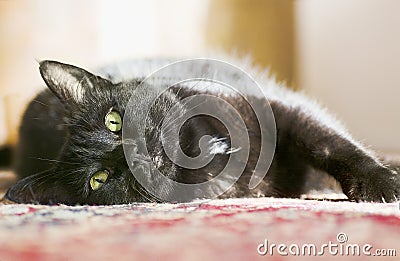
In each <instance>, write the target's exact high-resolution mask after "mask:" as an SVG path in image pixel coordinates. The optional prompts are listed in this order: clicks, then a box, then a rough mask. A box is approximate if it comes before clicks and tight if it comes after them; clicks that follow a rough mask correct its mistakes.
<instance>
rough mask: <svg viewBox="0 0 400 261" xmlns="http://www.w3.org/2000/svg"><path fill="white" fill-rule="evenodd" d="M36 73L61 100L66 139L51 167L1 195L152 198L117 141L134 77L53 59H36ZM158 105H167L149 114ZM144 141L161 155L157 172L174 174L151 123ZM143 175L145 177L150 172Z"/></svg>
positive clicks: (42, 199)
mask: <svg viewBox="0 0 400 261" xmlns="http://www.w3.org/2000/svg"><path fill="white" fill-rule="evenodd" d="M40 73H41V75H42V77H43V79H44V81H45V83H46V85H47V87H48V88H49V89H50V90H51V91H52V92H53V93H54V95H56V96H57V97H58V99H59V100H60V101H61V103H60V105H61V106H63V111H64V113H63V114H64V115H63V118H64V119H63V120H64V122H65V124H66V126H68V137H67V138H66V143H65V145H64V146H63V149H62V150H61V152H60V155H59V157H58V158H57V159H54V161H55V164H54V167H53V168H52V169H50V170H48V171H46V172H44V173H39V174H36V175H32V176H29V177H27V178H24V179H22V180H20V181H18V182H17V183H16V184H15V185H14V186H13V187H12V188H10V190H9V191H8V193H7V198H8V199H10V200H12V201H16V202H19V203H41V204H52V203H63V204H120V203H131V202H143V201H153V200H155V198H154V197H152V196H151V195H150V194H149V193H147V192H146V190H144V189H143V188H142V187H141V186H140V185H139V184H138V182H137V180H136V179H135V178H134V176H133V175H132V173H131V171H130V170H129V167H128V165H127V162H126V159H125V156H124V151H123V145H122V129H123V118H124V113H125V109H126V106H127V103H128V101H129V98H130V96H131V95H132V92H133V90H134V89H135V88H136V87H137V86H138V84H139V81H130V82H123V83H112V82H111V81H109V80H107V79H104V78H102V77H100V76H97V75H94V74H92V73H90V72H88V71H86V70H83V69H81V68H78V67H75V66H72V65H67V64H63V63H59V62H55V61H43V62H41V63H40ZM168 99H172V98H168ZM162 104H168V103H165V102H164V103H160V104H159V105H158V106H156V107H155V108H154V111H153V112H152V115H156V116H157V117H161V118H162V116H163V113H164V111H166V109H167V108H164V107H163V106H164V105H162ZM140 109H141V108H137V110H140ZM146 140H147V145H148V148H149V153H150V159H151V160H152V161H153V162H155V161H160V157H161V161H162V164H161V166H159V167H160V168H161V171H162V172H163V173H174V168H175V165H174V164H172V162H170V161H168V160H167V157H166V155H165V154H164V152H163V150H162V144H161V138H160V131H159V130H158V126H157V124H153V125H151V124H150V125H149V126H147V127H146ZM148 158H149V157H148ZM164 159H165V160H164ZM144 163H145V162H138V163H137V164H144ZM156 163H157V162H156ZM32 173H35V170H32ZM148 176H149V179H150V178H151V173H148Z"/></svg>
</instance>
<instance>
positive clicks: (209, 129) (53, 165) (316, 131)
mask: <svg viewBox="0 0 400 261" xmlns="http://www.w3.org/2000/svg"><path fill="white" fill-rule="evenodd" d="M40 72H41V75H42V77H43V79H44V80H45V82H46V84H47V86H48V87H49V90H45V91H43V92H41V93H40V94H39V95H38V96H37V97H36V98H35V99H34V100H33V101H32V102H31V103H30V105H29V107H28V109H27V110H26V113H25V115H24V118H23V120H22V124H21V128H20V141H19V147H18V150H17V154H16V157H15V158H16V172H17V174H18V175H19V177H20V178H21V179H20V180H19V181H18V182H17V183H16V184H15V185H14V186H12V187H11V188H10V189H9V190H8V192H7V194H6V198H7V199H9V200H12V201H15V202H19V203H40V204H55V203H63V204H69V205H74V204H120V203H132V202H149V201H160V199H158V198H156V197H155V196H153V195H151V194H150V193H148V192H147V191H146V190H145V189H144V188H142V187H141V186H140V184H138V182H137V181H136V180H135V178H134V177H133V175H132V173H131V172H130V170H129V168H128V165H127V163H126V161H125V157H124V153H123V148H122V142H121V132H118V133H113V132H111V131H109V130H108V129H107V128H106V126H105V124H104V117H105V114H106V113H107V112H108V111H109V110H110V109H111V108H112V109H113V110H116V111H118V112H120V113H121V115H124V112H125V108H126V105H127V103H128V100H129V97H130V96H131V94H132V92H133V90H134V89H135V87H136V86H138V84H139V83H140V79H137V80H131V81H129V82H120V83H112V82H111V80H110V79H111V78H112V75H110V78H109V79H104V78H101V77H99V76H95V75H93V74H91V73H89V72H87V71H85V70H83V69H80V68H78V67H74V66H71V65H66V64H62V63H58V62H53V61H44V62H41V63H40ZM60 75H63V76H62V77H61V76H60ZM77 83H79V84H77ZM281 91H282V90H281ZM199 92H200V91H195V90H187V89H185V88H179V86H178V87H175V88H174V89H170V90H169V91H168V92H167V93H166V94H165V95H163V96H161V97H160V98H159V100H158V103H157V104H156V105H155V106H153V107H152V113H151V114H150V115H151V118H150V119H149V122H148V126H147V129H146V139H147V141H148V144H147V145H148V150H149V153H150V156H151V157H150V158H151V160H153V161H154V160H155V157H156V156H160V155H161V157H162V159H163V160H162V162H163V164H162V166H160V168H159V169H160V171H161V172H162V173H163V174H164V175H168V176H169V177H171V178H172V179H174V180H176V181H179V182H183V183H199V182H203V181H207V180H209V179H211V178H213V177H214V176H215V175H217V174H218V173H219V172H220V171H221V170H222V169H223V167H224V166H225V164H226V162H227V160H228V158H229V155H224V154H218V155H215V158H214V159H213V161H212V162H211V163H210V164H209V165H208V166H206V167H204V168H201V169H198V170H187V169H184V168H181V167H179V166H176V165H174V164H173V163H172V162H171V161H170V160H169V159H168V157H167V156H166V155H165V152H164V151H163V148H162V144H161V142H160V140H161V138H160V130H159V127H160V123H161V121H162V120H163V118H164V114H165V112H166V111H167V110H168V109H169V108H170V107H171V106H172V105H173V104H176V103H179V102H180V100H181V99H182V98H184V97H187V96H190V95H193V94H196V93H199ZM283 92H284V93H285V95H286V96H288V97H289V99H287V100H285V99H286V98H284V97H286V96H285V95H284V96H276V97H275V96H274V95H272V96H271V97H269V98H270V100H269V101H270V104H271V107H272V110H273V113H274V117H275V120H276V126H277V135H278V136H277V144H276V152H275V156H274V159H273V162H272V165H271V168H270V169H269V172H268V174H267V175H266V177H265V178H264V180H263V182H262V183H261V184H260V185H259V186H257V187H256V188H255V189H252V190H250V189H249V188H248V183H249V180H250V177H251V175H252V170H253V169H254V167H255V164H256V162H257V160H258V156H259V155H258V154H259V151H260V129H259V126H258V123H257V120H256V118H255V115H254V112H253V111H252V109H251V108H250V106H249V105H248V103H246V101H244V100H243V99H242V98H240V97H232V96H226V97H225V96H224V95H223V94H221V96H222V97H223V98H224V99H225V100H227V101H228V102H230V103H231V104H232V105H233V106H234V107H235V108H236V109H237V110H238V111H239V112H240V114H241V115H242V117H243V118H244V120H245V123H246V125H247V128H248V130H249V135H250V146H251V150H250V157H249V160H248V162H247V165H246V169H245V171H244V173H243V175H242V176H241V178H240V179H239V180H238V182H236V183H235V185H234V186H233V187H232V188H231V189H229V190H228V191H227V192H226V193H224V194H223V195H221V196H220V197H221V198H226V197H256V196H273V197H299V196H300V195H301V194H302V193H304V192H306V191H305V184H306V178H307V173H308V171H309V170H310V169H316V170H320V171H321V172H322V171H323V172H326V173H328V174H329V175H331V176H332V177H334V178H335V179H336V180H337V181H338V182H339V183H340V185H341V187H342V189H343V192H344V193H345V194H346V195H347V196H348V197H349V198H350V199H351V200H355V201H375V202H382V201H384V202H391V201H395V200H397V198H399V194H400V179H399V176H398V175H397V173H396V171H395V170H394V169H391V168H390V167H389V166H385V165H384V164H383V162H381V161H380V160H378V159H377V158H376V157H375V156H374V155H373V154H372V153H371V152H369V151H368V150H366V149H365V148H364V147H363V146H361V145H360V144H358V143H357V142H355V141H354V140H353V139H352V138H351V137H350V136H349V135H348V134H347V133H346V132H344V131H342V129H341V128H340V127H336V125H335V124H336V123H333V124H332V125H330V124H326V123H325V122H324V120H321V119H320V117H319V116H318V117H317V116H316V115H320V114H321V112H322V110H321V109H320V108H319V107H317V106H310V104H307V102H306V104H305V105H303V104H302V103H299V104H293V103H290V102H288V101H291V100H293V98H295V100H296V99H297V98H296V97H297V96H296V95H297V94H294V93H291V92H290V91H287V90H284V91H283ZM171 94H172V95H171ZM277 97H278V98H277ZM250 98H251V99H254V101H255V103H258V104H259V106H261V107H262V106H265V105H264V104H263V102H264V101H263V100H261V99H258V98H256V97H250ZM298 99H300V100H301V99H303V98H302V97H300V96H298ZM305 101H306V100H305ZM310 108H311V109H310ZM140 109H141V108H137V110H140ZM214 109H215V110H222V111H223V110H224V109H225V108H223V107H218V108H214ZM322 115H325V114H323V113H322ZM324 117H325V116H324ZM328 118H329V117H328ZM205 134H208V135H211V136H213V137H218V138H224V137H229V135H228V132H227V130H226V129H225V127H224V126H222V124H220V123H219V122H218V121H216V120H215V119H213V118H210V117H207V116H198V117H195V118H192V119H190V120H189V121H188V122H186V123H185V125H184V127H183V128H182V130H181V132H180V146H181V147H182V149H183V151H184V152H185V153H186V154H187V155H188V156H190V157H194V156H196V155H198V154H199V148H198V141H199V139H200V138H201V137H202V136H203V135H205ZM227 144H229V139H228V140H227ZM102 169H106V170H107V171H109V173H110V178H109V179H108V180H107V182H106V184H104V185H103V186H102V187H101V188H100V189H99V190H97V191H93V190H91V189H90V185H89V180H90V177H91V176H92V175H93V174H94V173H95V172H96V171H98V170H102ZM149 178H150V179H151V173H149ZM154 182H157V181H154ZM158 186H160V188H159V189H160V190H171V189H173V188H164V187H163V184H159V185H158Z"/></svg>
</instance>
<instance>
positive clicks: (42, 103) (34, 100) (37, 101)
mask: <svg viewBox="0 0 400 261" xmlns="http://www.w3.org/2000/svg"><path fill="white" fill-rule="evenodd" d="M32 101H33V102H36V103H39V104H41V105H43V106H46V107H49V105H48V104H46V103H44V102H41V101H39V100H36V99H33V100H32Z"/></svg>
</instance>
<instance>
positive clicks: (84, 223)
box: [0, 174, 400, 261]
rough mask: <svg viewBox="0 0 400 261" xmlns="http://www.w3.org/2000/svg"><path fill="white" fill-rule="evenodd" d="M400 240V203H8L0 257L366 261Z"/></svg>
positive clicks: (2, 216) (0, 211) (395, 250)
mask: <svg viewBox="0 0 400 261" xmlns="http://www.w3.org/2000/svg"><path fill="white" fill-rule="evenodd" d="M2 175H3V178H4V175H5V176H7V177H8V178H11V176H9V174H7V175H6V174H2ZM330 196H331V197H334V195H330ZM328 197H329V195H328ZM339 198H340V195H339ZM399 239H400V211H399V205H398V204H397V203H391V204H378V203H354V202H348V201H343V200H339V201H323V200H304V199H279V198H257V199H250V198H244V199H228V200H212V201H205V202H193V203H190V204H153V203H147V204H130V205H117V206H75V207H69V206H62V205H61V206H38V205H25V204H3V205H0V260H1V261H3V260H160V259H162V260H265V259H266V258H271V257H273V258H274V260H280V259H283V258H285V260H287V259H296V260H299V259H300V260H302V259H304V260H309V259H310V256H311V259H313V258H320V257H322V258H325V259H327V260H328V259H331V258H332V256H346V251H347V255H350V256H351V257H352V258H354V259H358V260H368V259H369V258H372V257H373V256H376V255H382V254H384V255H386V256H387V255H393V254H396V255H400V252H399V251H400V247H399V244H398V243H399V242H398V240H399ZM324 244H325V245H326V246H325V245H324ZM278 245H281V246H280V248H279V249H278ZM313 247H315V248H313ZM278 250H279V251H278ZM358 250H359V251H360V253H358V252H357V251H358ZM363 250H364V252H363ZM309 251H310V252H309ZM352 251H354V252H352ZM284 255H287V256H284ZM388 259H389V260H390V259H393V260H395V259H396V257H395V256H389V257H388ZM385 260H386V259H385Z"/></svg>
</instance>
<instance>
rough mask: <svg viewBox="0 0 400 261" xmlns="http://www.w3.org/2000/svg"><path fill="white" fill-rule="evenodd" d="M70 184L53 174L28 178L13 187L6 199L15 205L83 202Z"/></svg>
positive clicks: (48, 173) (47, 173)
mask: <svg viewBox="0 0 400 261" xmlns="http://www.w3.org/2000/svg"><path fill="white" fill-rule="evenodd" d="M71 190H72V188H71V186H69V185H68V184H65V183H63V182H62V180H60V178H59V177H58V175H56V174H55V173H52V172H44V173H39V174H36V175H32V176H28V177H26V178H24V179H21V180H19V181H18V182H17V183H15V184H14V185H13V186H11V187H10V188H9V189H8V191H7V193H6V195H5V196H4V198H5V199H6V200H9V201H12V202H15V203H33V204H50V205H52V204H55V203H62V204H67V205H71V204H76V203H78V202H80V201H81V198H79V197H78V196H77V195H80V193H76V192H75V193H74V192H73V191H71Z"/></svg>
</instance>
